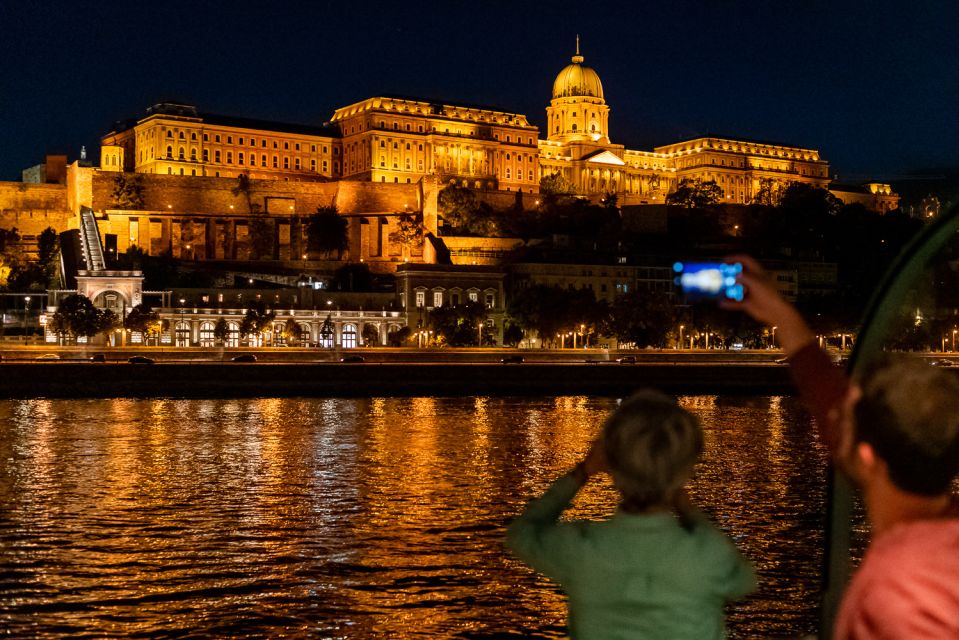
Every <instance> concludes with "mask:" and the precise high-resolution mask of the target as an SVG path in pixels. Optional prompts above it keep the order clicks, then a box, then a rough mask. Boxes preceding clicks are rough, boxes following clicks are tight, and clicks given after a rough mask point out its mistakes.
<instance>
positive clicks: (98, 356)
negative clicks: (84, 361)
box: [90, 353, 107, 362]
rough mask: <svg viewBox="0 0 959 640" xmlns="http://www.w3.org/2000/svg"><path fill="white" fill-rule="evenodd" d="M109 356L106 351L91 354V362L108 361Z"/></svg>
mask: <svg viewBox="0 0 959 640" xmlns="http://www.w3.org/2000/svg"><path fill="white" fill-rule="evenodd" d="M106 361H107V356H106V354H104V353H94V354H93V355H92V356H90V362H106Z"/></svg>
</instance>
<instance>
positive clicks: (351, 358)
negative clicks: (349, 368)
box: [340, 356, 366, 362]
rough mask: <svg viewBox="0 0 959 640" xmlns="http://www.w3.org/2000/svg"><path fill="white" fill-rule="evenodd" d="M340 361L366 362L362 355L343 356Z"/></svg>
mask: <svg viewBox="0 0 959 640" xmlns="http://www.w3.org/2000/svg"><path fill="white" fill-rule="evenodd" d="M340 362H366V359H365V358H364V357H363V356H344V357H342V358H340Z"/></svg>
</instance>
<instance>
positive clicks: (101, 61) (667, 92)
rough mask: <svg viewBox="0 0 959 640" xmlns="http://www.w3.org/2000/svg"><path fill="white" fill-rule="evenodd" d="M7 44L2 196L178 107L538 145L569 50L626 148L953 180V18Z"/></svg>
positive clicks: (20, 14)
mask: <svg viewBox="0 0 959 640" xmlns="http://www.w3.org/2000/svg"><path fill="white" fill-rule="evenodd" d="M141 5H142V6H141ZM0 24H2V25H3V36H2V37H0V61H2V65H0V179H4V180H11V179H19V172H20V170H21V169H22V168H24V167H27V166H30V165H32V164H36V163H38V162H41V161H42V159H43V155H44V153H46V152H47V151H58V150H61V151H66V152H67V153H69V154H70V157H71V160H72V159H74V158H76V157H77V155H78V153H79V148H80V145H81V144H86V145H88V148H90V149H91V150H93V151H94V154H95V152H96V145H97V142H98V139H99V136H100V135H102V134H103V133H105V132H107V131H109V129H110V127H111V123H112V122H113V121H114V120H118V119H126V118H130V117H139V116H142V115H143V112H144V109H145V108H146V107H147V106H148V105H150V104H153V103H155V102H159V101H161V100H165V99H171V98H174V99H178V100H185V101H190V102H192V103H194V104H196V105H197V106H198V107H199V108H200V109H201V110H204V111H211V112H217V113H223V114H229V115H238V116H247V117H255V118H265V119H273V120H281V121H290V122H303V123H319V122H322V121H324V120H327V119H329V117H330V116H331V115H332V112H333V109H335V108H336V107H339V106H344V105H346V104H349V103H351V102H355V101H357V100H361V99H363V98H366V97H370V96H373V95H376V94H380V93H395V94H403V95H411V96H423V97H428V98H443V99H447V100H451V101H460V102H469V103H479V104H485V105H493V106H499V107H502V108H504V109H507V110H511V111H518V112H521V113H526V114H527V115H529V116H530V118H531V119H532V120H533V122H534V123H536V124H539V125H540V126H542V123H543V122H544V120H545V107H546V105H547V104H548V102H549V98H550V90H551V88H552V82H553V79H554V77H555V76H556V74H557V72H559V70H560V69H561V68H562V67H563V66H565V65H566V64H568V62H569V57H570V55H572V53H573V46H574V38H575V35H576V34H577V33H579V34H580V35H581V38H582V48H583V54H584V55H585V57H586V64H587V65H588V66H592V67H593V68H595V69H596V71H597V72H598V73H599V75H600V78H601V79H602V81H603V86H604V89H605V93H606V100H607V103H608V104H609V105H610V106H611V109H612V111H611V115H610V135H611V137H612V139H613V141H614V142H617V143H622V144H625V145H627V147H628V148H637V149H649V148H651V147H652V146H653V145H656V144H665V143H668V142H674V141H677V140H679V139H681V138H684V137H690V136H695V135H699V134H703V133H706V132H713V133H721V134H726V135H733V136H743V137H747V138H758V139H762V140H772V141H781V142H785V143H789V144H796V145H801V146H807V147H812V148H816V149H819V150H820V152H821V153H822V154H823V156H824V157H825V158H826V159H827V160H829V161H830V162H831V163H832V167H833V169H832V171H833V173H839V174H840V176H841V177H842V178H849V179H854V178H860V177H861V178H866V177H868V176H877V177H893V176H895V175H897V174H901V173H904V172H907V171H910V170H914V169H922V168H928V167H957V166H959V64H957V58H959V56H957V45H956V42H957V41H959V37H957V36H959V9H957V8H956V6H955V5H954V4H953V3H952V2H948V1H946V0H943V1H942V2H932V1H929V0H914V1H911V2H902V3H892V2H887V1H885V0H874V1H870V2H866V1H863V2H839V1H837V2H827V1H820V0H809V1H802V0H795V1H794V2H788V3H784V2H779V1H770V2H764V1H761V0H755V1H751V2H746V1H744V0H736V1H733V0H702V1H699V2H693V1H687V0H673V1H671V2H668V3H662V2H657V3H652V2H639V1H636V0H634V1H627V0H622V1H620V2H600V1H597V0H592V1H590V0H582V1H581V2H565V1H553V2H542V3H538V2H528V3H524V2H516V1H515V0H514V1H512V2H501V1H499V0H490V1H484V0H474V1H473V2H460V1H458V0H445V1H444V2H436V3H423V2H402V1H399V0H397V1H394V2H366V1H363V0H352V1H340V2H324V1H312V2H306V1H302V2H285V1H283V0H275V1H274V2H248V1H242V0H235V1H232V2H225V1H220V0H196V1H195V2H192V3H186V2H163V3H146V2H144V3H139V2H117V1H112V0H104V1H101V2H76V1H71V2H59V1H50V2H36V3H34V2H14V1H13V0H0Z"/></svg>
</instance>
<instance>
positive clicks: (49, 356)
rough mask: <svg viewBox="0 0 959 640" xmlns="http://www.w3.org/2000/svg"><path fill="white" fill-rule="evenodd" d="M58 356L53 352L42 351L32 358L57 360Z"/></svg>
mask: <svg viewBox="0 0 959 640" xmlns="http://www.w3.org/2000/svg"><path fill="white" fill-rule="evenodd" d="M59 359H60V356H59V355H57V354H55V353H44V354H43V355H41V356H37V357H36V358H34V360H59Z"/></svg>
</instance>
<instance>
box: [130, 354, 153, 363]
mask: <svg viewBox="0 0 959 640" xmlns="http://www.w3.org/2000/svg"><path fill="white" fill-rule="evenodd" d="M127 362H129V363H130V364H153V362H154V360H153V358H148V357H146V356H130V357H129V358H127Z"/></svg>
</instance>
